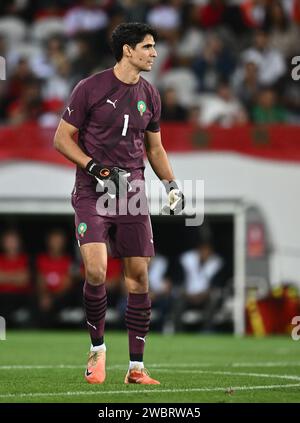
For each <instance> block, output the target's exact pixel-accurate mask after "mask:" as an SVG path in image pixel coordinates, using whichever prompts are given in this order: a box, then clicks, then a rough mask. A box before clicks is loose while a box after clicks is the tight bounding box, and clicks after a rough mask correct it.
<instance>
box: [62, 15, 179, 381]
mask: <svg viewBox="0 0 300 423" xmlns="http://www.w3.org/2000/svg"><path fill="white" fill-rule="evenodd" d="M155 40H156V33H155V32H154V30H153V29H152V28H151V27H149V26H148V25H146V24H139V23H125V24H121V25H119V26H118V27H117V28H115V30H114V31H113V34H112V50H113V53H114V55H115V58H116V64H115V66H114V67H113V68H111V69H107V70H104V71H102V72H99V73H96V74H94V75H92V76H90V77H88V78H86V79H84V80H82V81H80V82H79V83H78V85H77V86H76V87H75V89H74V91H73V93H72V95H71V97H70V100H69V102H68V105H67V108H66V110H65V112H64V114H63V116H62V119H61V121H60V123H59V126H58V128H57V131H56V134H55V139H54V145H55V148H56V149H57V150H58V151H59V152H60V153H62V154H63V155H64V156H65V157H67V158H68V159H69V160H71V161H72V162H74V163H75V164H76V165H77V171H76V181H75V186H74V190H73V192H72V205H73V207H74V210H75V225H76V237H77V241H78V244H79V247H80V251H81V255H82V258H83V262H84V266H85V283H84V287H83V300H84V307H85V313H86V323H87V329H88V331H89V334H90V338H91V347H90V353H89V359H88V363H87V368H86V372H85V378H86V380H87V382H89V383H103V382H104V381H105V377H106V370H105V360H106V343H105V341H104V325H105V313H106V307H107V299H106V289H105V277H106V267H107V243H108V242H109V244H110V248H111V252H112V255H113V256H115V257H122V258H123V267H124V280H125V285H126V289H127V292H128V299H127V309H126V316H125V318H126V326H127V331H128V340H129V366H128V370H127V373H126V375H125V379H124V382H125V383H126V384H127V383H133V384H134V383H135V384H145V385H148V384H159V382H158V381H157V380H155V379H153V378H151V377H150V376H149V374H148V373H147V371H146V370H145V367H144V357H143V356H144V348H145V344H146V342H147V338H146V335H147V334H148V331H149V324H150V314H151V301H150V298H149V292H148V291H149V286H148V265H149V261H150V258H151V257H152V256H153V255H154V247H153V235H152V228H151V223H150V219H149V215H148V211H147V213H143V214H138V215H134V216H133V215H131V214H130V213H129V212H128V213H127V214H126V215H123V214H122V215H121V214H118V213H116V214H115V215H111V214H110V215H107V214H105V213H104V212H103V213H102V211H103V210H102V209H101V208H100V209H99V202H98V200H99V198H101V196H102V195H109V196H110V198H111V199H114V200H115V201H116V203H118V204H119V203H121V201H122V199H123V197H124V198H126V197H128V198H130V196H131V195H132V182H133V181H136V180H139V181H140V182H141V183H142V184H143V182H144V162H143V155H144V145H145V147H146V152H147V157H148V159H149V162H150V164H151V166H152V168H153V170H154V172H155V173H156V175H157V176H158V178H159V179H161V180H162V181H163V183H164V185H165V188H166V192H167V195H168V201H169V203H168V205H167V207H165V208H164V210H163V212H164V213H169V214H177V213H179V212H180V211H181V210H182V208H183V206H184V200H183V194H182V193H181V192H180V191H179V189H178V187H177V185H176V183H175V182H174V175H173V172H172V169H171V166H170V163H169V160H168V158H167V155H166V152H165V150H164V148H163V146H162V143H161V135H160V126H159V119H160V112H161V104H160V97H159V93H158V91H157V89H156V88H154V87H153V86H152V85H151V84H150V83H148V82H147V81H146V80H145V79H144V78H142V77H141V76H140V72H141V71H146V72H149V71H150V70H151V68H152V65H153V62H154V60H155V58H156V56H157V53H156V50H155ZM75 134H78V143H76V142H75V141H74V135H75ZM99 190H100V191H101V192H100V193H99ZM140 195H141V196H142V197H143V198H142V199H145V200H146V195H145V192H144V189H143V190H142V193H141V194H140ZM141 202H142V201H141Z"/></svg>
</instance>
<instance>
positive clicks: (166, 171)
mask: <svg viewBox="0 0 300 423" xmlns="http://www.w3.org/2000/svg"><path fill="white" fill-rule="evenodd" d="M147 157H148V160H149V162H150V164H151V167H152V169H153V171H154V172H155V174H156V175H157V177H158V178H159V179H160V180H166V181H172V180H173V179H175V177H174V173H173V171H172V168H171V165H170V162H169V159H168V156H167V153H166V151H165V149H164V148H159V149H155V150H153V151H148V152H147Z"/></svg>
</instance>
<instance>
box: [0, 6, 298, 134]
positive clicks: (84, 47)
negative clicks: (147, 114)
mask: <svg viewBox="0 0 300 423" xmlns="http://www.w3.org/2000/svg"><path fill="white" fill-rule="evenodd" d="M124 21H127V22H132V21H139V22H147V23H149V24H151V25H152V26H153V27H154V28H156V30H157V31H158V34H159V40H158V42H157V44H156V49H157V52H158V57H157V60H156V62H155V64H154V66H153V70H152V72H150V73H148V74H144V77H145V78H147V79H148V80H149V81H150V82H152V83H154V84H155V85H156V86H157V87H158V88H159V90H160V91H161V96H162V104H163V108H162V120H164V121H180V122H191V123H193V124H197V125H202V126H206V125H221V126H223V127H230V126H233V125H244V124H248V123H277V122H279V123H290V124H300V83H299V82H298V81H295V80H293V79H292V77H291V70H292V64H291V60H292V58H293V57H295V56H297V54H299V53H300V49H299V44H298V42H299V35H300V0H145V1H141V0H78V1H74V0H1V4H0V56H3V57H4V58H5V59H6V71H7V77H6V78H7V80H6V81H5V82H3V81H1V82H0V123H1V124H4V125H6V124H8V125H19V124H22V123H24V122H35V123H38V124H39V125H41V126H50V127H51V126H55V125H56V124H57V123H58V120H59V118H60V115H61V113H62V111H63V109H64V105H65V102H66V100H67V98H68V96H69V94H70V91H71V90H72V88H73V87H74V86H75V84H76V83H77V82H78V81H79V80H81V79H82V78H85V77H87V76H88V75H90V74H92V73H94V72H98V71H101V70H103V69H105V68H107V67H111V66H113V65H114V59H113V57H112V55H111V52H110V48H109V39H110V34H111V31H112V30H113V28H114V27H115V26H116V25H117V24H119V23H121V22H124Z"/></svg>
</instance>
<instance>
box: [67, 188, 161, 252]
mask: <svg viewBox="0 0 300 423" xmlns="http://www.w3.org/2000/svg"><path fill="white" fill-rule="evenodd" d="M143 196H144V198H142V200H143V199H144V200H145V201H144V202H143V201H142V202H143V203H144V204H146V203H147V200H146V195H145V194H144V193H143V194H142V197H143ZM129 198H130V196H129ZM116 204H117V210H118V211H117V213H114V214H112V215H111V214H108V213H107V212H106V209H104V208H103V207H102V202H101V195H95V194H94V193H92V194H87V193H86V192H83V191H82V190H81V191H78V190H76V193H73V194H72V206H73V208H74V210H75V227H76V238H77V241H78V244H79V246H81V245H84V244H88V243H91V242H103V243H107V242H109V245H110V248H111V255H112V256H113V257H152V256H154V254H155V253H154V245H153V233H152V226H151V220H150V216H149V213H148V206H147V210H143V211H142V213H139V214H136V215H133V214H132V213H128V212H126V213H124V207H123V212H121V213H120V212H119V208H118V206H119V204H120V203H119V201H117V202H116ZM123 206H124V204H123ZM125 208H126V207H125ZM144 208H145V207H144ZM127 210H128V207H127Z"/></svg>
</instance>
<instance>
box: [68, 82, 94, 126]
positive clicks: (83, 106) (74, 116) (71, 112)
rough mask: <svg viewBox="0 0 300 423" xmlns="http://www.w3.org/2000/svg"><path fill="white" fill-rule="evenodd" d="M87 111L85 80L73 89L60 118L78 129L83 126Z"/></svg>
mask: <svg viewBox="0 0 300 423" xmlns="http://www.w3.org/2000/svg"><path fill="white" fill-rule="evenodd" d="M88 109H89V107H88V96H87V89H86V80H82V81H80V82H79V83H78V84H77V85H76V87H75V88H74V90H73V92H72V94H71V96H70V100H69V102H68V103H67V108H66V110H65V111H64V113H63V115H62V118H63V119H64V120H65V121H66V122H68V123H70V124H71V125H73V126H75V127H76V128H78V129H79V128H81V127H82V126H83V123H84V120H85V118H86V116H87V113H88Z"/></svg>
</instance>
